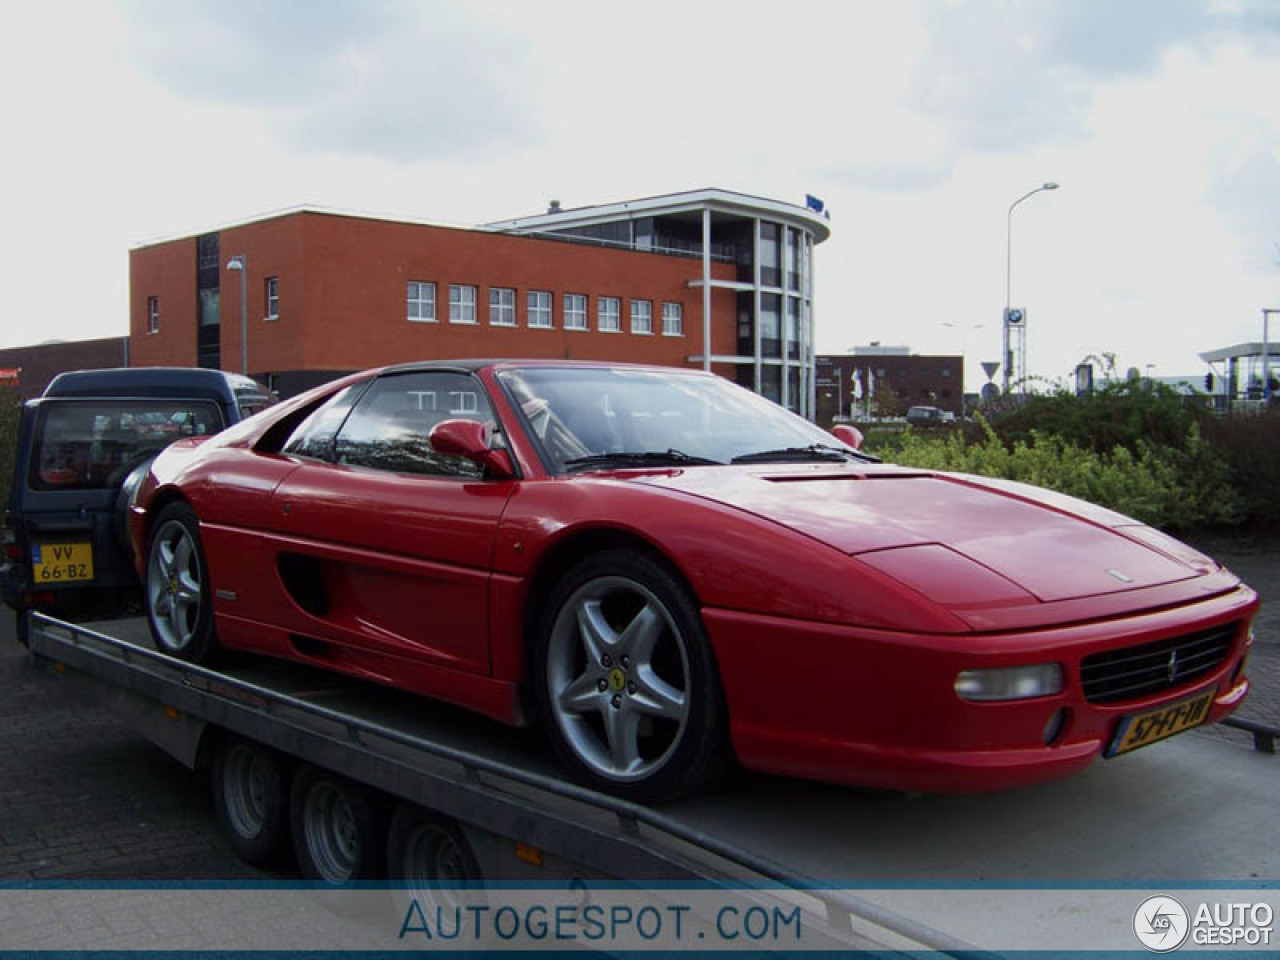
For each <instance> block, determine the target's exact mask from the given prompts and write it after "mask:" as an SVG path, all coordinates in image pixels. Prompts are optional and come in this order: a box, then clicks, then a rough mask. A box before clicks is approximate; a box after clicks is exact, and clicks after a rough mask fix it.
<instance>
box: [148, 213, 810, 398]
mask: <svg viewBox="0 0 1280 960" xmlns="http://www.w3.org/2000/svg"><path fill="white" fill-rule="evenodd" d="M829 232H830V231H829V228H828V225H827V222H826V220H825V219H824V218H822V217H821V216H820V215H818V214H817V213H816V212H815V211H813V210H811V209H807V208H802V207H797V206H793V205H791V204H784V203H778V202H776V201H771V200H765V199H762V198H756V197H748V196H744V195H742V194H736V193H730V192H727V191H722V190H700V191H692V192H689V193H681V194H672V195H668V196H663V197H654V198H650V199H645V200H634V201H627V202H625V203H618V204H611V205H605V206H596V207H585V208H579V209H574V210H562V209H560V208H559V205H558V204H555V203H553V205H552V207H551V209H550V210H549V211H548V212H547V213H546V214H540V215H538V216H534V217H528V218H522V219H518V220H510V221H504V222H501V223H494V224H489V225H487V226H484V227H478V228H459V227H450V226H443V225H439V224H432V223H423V222H409V221H398V220H389V219H380V218H374V217H369V216H357V215H352V214H345V213H338V212H333V211H325V210H319V209H312V208H303V209H297V210H291V211H286V212H283V213H279V214H274V215H270V216H265V217H262V218H258V219H255V220H252V221H248V222H244V223H238V224H232V225H228V226H226V227H223V228H221V229H219V230H216V231H212V232H209V233H204V234H200V235H193V236H186V237H180V238H177V239H171V240H165V241H161V242H157V243H151V244H147V245H144V246H140V247H137V248H135V249H134V250H132V251H131V252H130V260H129V283H130V302H129V311H130V336H131V341H132V347H131V350H132V362H133V363H134V364H135V365H139V366H142V365H199V366H206V367H221V368H223V369H227V370H235V371H242V370H243V371H244V372H247V373H249V374H250V375H251V376H253V377H255V378H257V379H259V380H260V381H262V382H264V383H266V384H268V385H269V386H271V387H273V388H275V389H278V390H279V391H280V392H281V394H282V395H286V396H287V395H290V394H293V393H297V392H299V391H300V390H302V389H305V388H306V387H308V386H311V385H313V384H315V383H318V382H323V381H325V380H328V379H331V378H332V377H334V376H336V375H339V374H341V373H345V372H349V371H352V370H359V369H363V368H365V367H372V366H379V365H382V364H387V363H395V362H401V361H408V360H416V359H426V358H438V357H459V358H462V357H562V358H575V359H605V360H626V361H635V362H643V363H657V364H665V365H674V366H687V365H693V366H700V367H705V368H708V369H713V370H715V371H716V372H718V373H721V374H723V375H724V376H727V377H730V378H732V379H735V380H737V381H738V382H740V383H742V384H744V385H745V386H748V387H751V388H753V389H755V390H757V391H759V392H761V393H764V394H765V395H766V396H770V397H771V398H772V399H775V400H778V401H780V402H784V403H786V404H787V405H788V406H789V407H791V408H792V409H794V410H797V411H798V412H801V413H805V414H808V413H811V412H812V409H813V383H812V376H811V371H812V361H813V346H812V344H813V336H812V330H813V323H812V317H813V299H812V289H813V280H812V262H813V258H812V250H813V245H814V244H816V243H820V242H822V241H823V240H825V239H826V238H827V236H828V235H829ZM242 298H243V300H244V302H245V303H246V307H247V309H246V311H245V313H244V315H243V317H242V314H241V309H240V304H241V300H242ZM242 325H243V328H244V329H245V330H246V331H247V337H246V338H244V339H242V337H241V329H242Z"/></svg>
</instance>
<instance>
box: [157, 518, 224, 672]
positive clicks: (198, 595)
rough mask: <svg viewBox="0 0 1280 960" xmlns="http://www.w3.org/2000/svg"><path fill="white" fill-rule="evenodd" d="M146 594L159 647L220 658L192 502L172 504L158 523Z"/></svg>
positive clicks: (174, 653) (187, 656) (188, 656)
mask: <svg viewBox="0 0 1280 960" xmlns="http://www.w3.org/2000/svg"><path fill="white" fill-rule="evenodd" d="M143 594H144V600H145V602H146V606H147V622H148V624H149V625H150V627H151V636H152V638H153V639H154V640H155V645H156V649H157V650H159V651H160V652H161V653H167V654H168V655H169V656H171V657H178V658H179V659H182V660H188V661H190V662H191V663H205V664H207V663H212V662H214V661H216V660H217V657H218V653H219V648H218V639H217V636H216V635H215V634H214V630H213V589H212V587H211V586H210V582H209V567H208V564H207V563H206V562H205V556H204V548H203V546H201V543H200V522H199V520H197V519H196V513H195V511H194V510H192V509H191V507H190V505H188V504H187V503H184V502H181V501H179V502H177V503H171V504H169V505H168V506H167V507H165V508H164V509H163V510H161V511H160V515H159V516H157V517H156V519H155V523H154V524H153V525H152V532H151V539H150V541H149V543H148V545H147V567H146V574H145V582H144V583H143Z"/></svg>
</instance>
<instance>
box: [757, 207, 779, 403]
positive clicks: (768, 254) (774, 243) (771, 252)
mask: <svg viewBox="0 0 1280 960" xmlns="http://www.w3.org/2000/svg"><path fill="white" fill-rule="evenodd" d="M781 232H782V227H780V226H779V225H778V224H776V223H763V222H762V223H761V224H760V246H759V248H758V250H759V256H758V258H757V259H758V260H759V263H760V283H761V284H763V285H764V286H766V287H780V286H782V270H781V269H779V260H780V257H779V252H780V251H779V249H778V248H779V246H780V244H779V240H778V235H779V234H780V233H781ZM769 399H770V400H772V399H774V398H773V397H770V398H769Z"/></svg>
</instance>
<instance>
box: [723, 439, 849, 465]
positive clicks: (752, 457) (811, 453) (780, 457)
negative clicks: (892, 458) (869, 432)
mask: <svg viewBox="0 0 1280 960" xmlns="http://www.w3.org/2000/svg"><path fill="white" fill-rule="evenodd" d="M797 460H857V461H859V462H867V461H871V462H874V461H875V458H873V457H870V456H868V455H867V454H865V453H855V452H854V451H852V450H846V449H845V448H844V447H833V446H831V445H829V444H826V443H811V444H809V446H807V447H780V448H778V449H777V450H758V451H756V452H755V453H743V454H740V455H739V456H736V457H734V458H733V459H732V460H730V461H729V462H730V463H791V462H795V461H797Z"/></svg>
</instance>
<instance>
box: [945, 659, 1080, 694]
mask: <svg viewBox="0 0 1280 960" xmlns="http://www.w3.org/2000/svg"><path fill="white" fill-rule="evenodd" d="M1061 692H1062V665H1061V664H1057V663H1037V664H1034V665H1032V666H1028V667H993V668H991V669H986V670H962V671H961V672H960V674H959V675H958V676H957V677H956V693H957V694H958V695H959V697H960V699H961V700H1027V699H1030V698H1032V697H1047V696H1051V695H1052V694H1055V693H1061Z"/></svg>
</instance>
